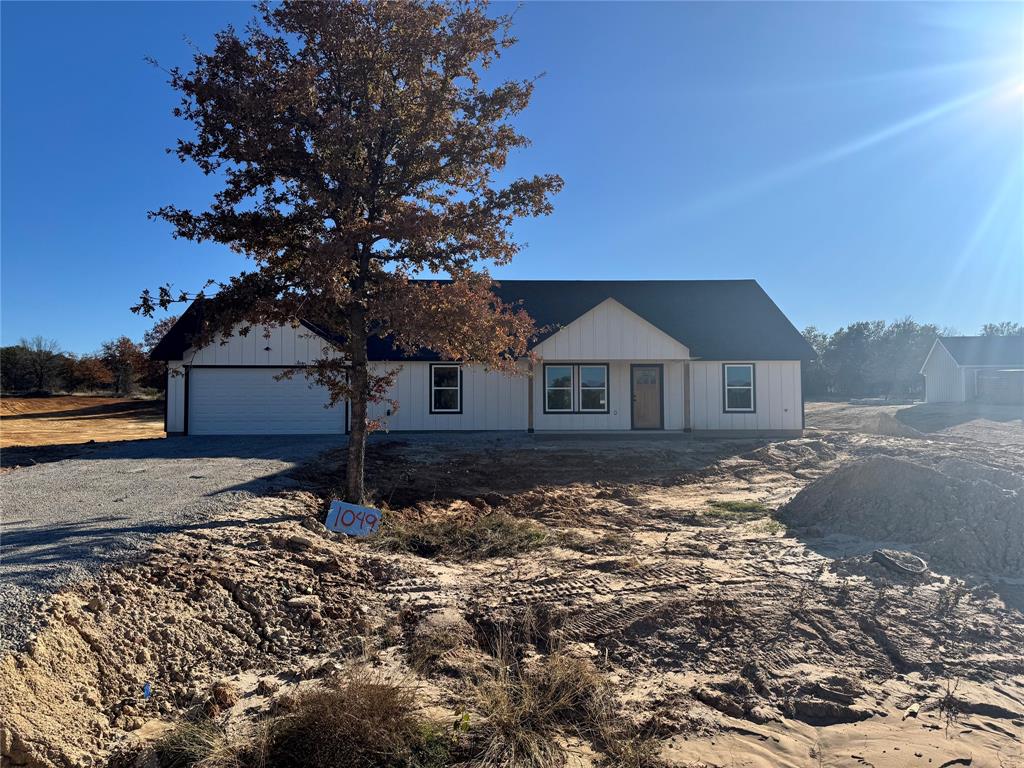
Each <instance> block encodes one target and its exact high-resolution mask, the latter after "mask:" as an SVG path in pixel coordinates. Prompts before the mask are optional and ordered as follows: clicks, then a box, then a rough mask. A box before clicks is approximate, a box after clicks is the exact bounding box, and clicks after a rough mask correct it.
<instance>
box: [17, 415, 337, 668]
mask: <svg viewBox="0 0 1024 768" xmlns="http://www.w3.org/2000/svg"><path fill="white" fill-rule="evenodd" d="M341 445H344V437H343V436H334V435H331V436H291V435H289V436H279V437H190V438H187V439H185V438H171V439H164V440H139V441H135V442H128V443H118V444H107V445H102V444H101V445H97V446H95V447H93V448H88V449H86V450H85V451H84V452H83V453H82V454H81V455H79V456H76V457H75V458H70V459H65V460H64V461H57V462H53V463H50V464H39V465H36V466H31V467H22V468H19V469H16V470H14V471H12V472H8V473H6V474H4V475H0V505H2V513H3V531H2V538H0V628H2V630H0V650H3V649H5V648H13V647H17V646H18V645H20V644H21V643H22V642H23V641H24V639H25V638H26V636H27V634H28V633H29V632H30V631H31V629H32V627H30V626H27V625H26V622H25V617H27V616H28V615H29V614H30V612H31V610H30V609H31V608H32V606H33V605H35V604H36V603H37V602H38V601H39V600H40V599H41V598H42V597H44V596H45V595H46V594H48V593H51V592H54V591H57V590H59V589H60V588H61V587H63V586H64V585H66V584H68V583H69V582H71V581H73V580H75V579H78V578H81V577H83V576H86V575H88V573H89V572H90V570H92V569H95V568H97V567H98V566H99V565H101V564H102V563H103V562H104V561H106V560H109V559H111V558H116V557H120V556H124V555H126V554H130V553H131V552H132V550H135V549H136V548H137V547H138V546H139V545H140V544H141V543H142V542H145V541H146V540H148V539H150V538H152V537H153V536H155V535H156V534H159V533H163V532H166V531H171V530H174V529H176V528H179V527H181V526H184V525H188V524H190V523H194V522H196V521H200V520H203V519H206V518H209V517H210V516H213V515H215V514H217V513H218V512H220V511H223V510H225V509H228V508H230V507H232V506H234V505H236V504H237V503H238V501H239V497H240V495H245V494H253V495H259V494H262V493H266V492H268V491H273V490H275V489H278V488H283V487H288V486H290V485H293V484H294V481H293V480H291V479H290V478H288V477H287V476H286V474H287V472H288V471H289V470H290V469H292V468H293V467H295V466H296V465H298V464H300V463H302V462H303V461H305V460H308V459H310V458H312V457H314V456H316V455H317V454H319V453H321V452H323V451H325V450H328V449H330V448H334V447H338V446H341Z"/></svg>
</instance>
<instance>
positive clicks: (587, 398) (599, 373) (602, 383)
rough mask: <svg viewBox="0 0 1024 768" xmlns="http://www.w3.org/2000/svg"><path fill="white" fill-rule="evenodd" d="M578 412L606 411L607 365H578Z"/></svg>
mask: <svg viewBox="0 0 1024 768" xmlns="http://www.w3.org/2000/svg"><path fill="white" fill-rule="evenodd" d="M579 372H580V373H579V380H580V412H581V413H608V366H607V365H581V366H579Z"/></svg>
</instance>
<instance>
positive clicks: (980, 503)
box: [779, 456, 1024, 575]
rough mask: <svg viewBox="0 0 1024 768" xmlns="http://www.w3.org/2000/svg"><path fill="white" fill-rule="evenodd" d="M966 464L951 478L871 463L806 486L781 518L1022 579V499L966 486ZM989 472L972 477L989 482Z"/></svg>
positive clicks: (983, 485)
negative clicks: (901, 545) (896, 544)
mask: <svg viewBox="0 0 1024 768" xmlns="http://www.w3.org/2000/svg"><path fill="white" fill-rule="evenodd" d="M966 463H967V462H961V463H960V464H959V465H958V468H957V475H952V474H946V473H945V472H942V471H940V470H938V469H932V468H929V467H926V466H922V465H920V464H916V463H914V462H910V461H904V460H902V459H895V458H891V457H887V456H873V457H869V458H867V459H863V460H862V461H858V462H855V463H853V464H848V465H846V466H843V467H840V468H839V469H837V470H836V471H835V472H833V473H831V474H829V475H826V476H825V477H823V478H821V479H819V480H817V481H816V482H814V483H812V484H811V485H809V486H807V487H806V488H805V489H804V490H802V491H801V492H800V493H798V494H797V495H796V496H795V497H794V498H793V500H792V501H790V502H789V503H788V504H787V505H785V506H784V507H783V508H782V509H781V510H780V511H779V516H780V517H781V519H782V520H783V521H784V522H786V523H787V524H789V525H793V526H804V527H809V526H814V527H818V528H822V529H824V530H827V531H829V532H838V533H848V534H852V535H856V536H863V537H865V538H868V539H871V540H875V541H883V540H885V541H900V542H905V543H908V544H914V545H915V546H916V548H917V549H919V550H921V551H923V552H925V553H927V554H928V556H929V558H930V560H931V561H933V562H935V563H936V564H940V565H943V566H947V567H952V568H957V569H963V570H967V571H972V572H993V573H1003V574H1016V575H1019V574H1020V573H1022V572H1024V514H1022V510H1024V496H1022V495H1021V493H1019V492H1018V491H1013V490H1007V489H1005V488H1001V487H999V486H998V485H996V484H994V483H992V482H989V481H988V480H985V479H975V480H971V479H965V477H968V476H970V473H969V472H968V471H966V470H968V469H969V468H966V467H965V466H964V464H966ZM983 469H985V468H981V467H979V469H978V471H977V472H975V473H974V474H973V476H974V477H978V478H980V477H984V476H985V473H984V472H983V471H982V470H983ZM1003 482H1004V483H1005V482H1006V481H1005V479H1004V480H1003Z"/></svg>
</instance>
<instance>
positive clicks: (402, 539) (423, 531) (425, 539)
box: [369, 512, 555, 560]
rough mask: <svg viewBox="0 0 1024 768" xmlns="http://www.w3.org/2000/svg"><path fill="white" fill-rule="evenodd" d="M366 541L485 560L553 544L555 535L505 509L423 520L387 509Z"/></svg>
mask: <svg viewBox="0 0 1024 768" xmlns="http://www.w3.org/2000/svg"><path fill="white" fill-rule="evenodd" d="M369 541H370V542H371V543H372V545H373V546H375V547H377V548H379V549H383V550H385V551H387V552H409V553H412V554H414V555H419V556H420V557H434V558H444V559H451V560H486V559H488V558H491V557H511V556H513V555H519V554H522V553H523V552H530V551H532V550H534V549H538V548H540V547H543V546H546V545H548V544H553V543H555V537H553V536H552V535H551V534H550V533H549V532H548V530H547V529H546V528H545V527H544V526H542V525H540V524H539V523H536V522H534V521H533V520H528V519H526V518H521V517H515V516H513V515H509V514H507V513H505V512H492V513H491V514H485V515H478V516H452V517H449V518H445V519H443V520H427V521H423V520H415V519H411V518H409V517H406V516H403V515H400V514H396V513H391V512H388V513H385V514H384V519H383V521H382V522H381V527H380V532H379V533H378V534H377V535H376V536H373V537H372V538H370V539H369Z"/></svg>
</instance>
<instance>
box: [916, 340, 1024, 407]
mask: <svg viewBox="0 0 1024 768" xmlns="http://www.w3.org/2000/svg"><path fill="white" fill-rule="evenodd" d="M921 374H922V375H923V376H924V383H925V388H924V392H925V401H926V402H929V403H964V402H967V401H970V400H981V401H985V402H993V403H1008V404H1024V336H943V337H940V338H938V339H936V340H935V343H934V344H932V348H931V350H930V351H929V352H928V357H926V358H925V360H924V365H922V366H921Z"/></svg>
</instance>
